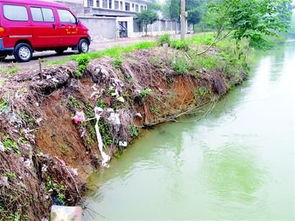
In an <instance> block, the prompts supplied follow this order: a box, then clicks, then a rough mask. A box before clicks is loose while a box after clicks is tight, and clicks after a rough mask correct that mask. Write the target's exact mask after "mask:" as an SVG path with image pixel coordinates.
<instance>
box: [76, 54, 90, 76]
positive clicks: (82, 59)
mask: <svg viewBox="0 0 295 221" xmlns="http://www.w3.org/2000/svg"><path fill="white" fill-rule="evenodd" d="M75 60H76V61H77V63H78V70H77V71H76V72H75V76H76V77H77V78H81V77H82V76H83V74H84V72H85V71H86V69H87V65H88V64H89V62H90V56H89V55H88V54H81V55H79V56H78V57H77V58H76V59H75Z"/></svg>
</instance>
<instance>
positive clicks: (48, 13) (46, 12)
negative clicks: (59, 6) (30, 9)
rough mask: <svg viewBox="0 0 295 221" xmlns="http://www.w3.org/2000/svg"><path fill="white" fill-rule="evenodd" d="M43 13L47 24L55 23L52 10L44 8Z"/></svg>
mask: <svg viewBox="0 0 295 221" xmlns="http://www.w3.org/2000/svg"><path fill="white" fill-rule="evenodd" d="M42 13H43V18H44V21H45V22H54V15H53V11H52V10H51V9H49V8H42Z"/></svg>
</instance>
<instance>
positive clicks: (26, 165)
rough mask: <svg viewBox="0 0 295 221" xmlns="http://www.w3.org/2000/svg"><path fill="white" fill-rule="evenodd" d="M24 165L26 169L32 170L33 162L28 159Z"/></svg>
mask: <svg viewBox="0 0 295 221" xmlns="http://www.w3.org/2000/svg"><path fill="white" fill-rule="evenodd" d="M24 165H25V167H27V168H31V161H30V160H29V159H27V160H26V161H25V162H24Z"/></svg>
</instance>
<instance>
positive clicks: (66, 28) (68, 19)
mask: <svg viewBox="0 0 295 221" xmlns="http://www.w3.org/2000/svg"><path fill="white" fill-rule="evenodd" d="M57 14H58V16H59V25H58V29H59V33H60V35H61V36H60V37H61V41H62V44H63V45H64V46H76V45H77V44H78V42H79V40H80V36H79V35H78V24H77V18H76V17H75V16H74V15H73V14H72V12H70V11H69V10H67V9H57Z"/></svg>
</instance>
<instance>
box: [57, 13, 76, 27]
mask: <svg viewBox="0 0 295 221" xmlns="http://www.w3.org/2000/svg"><path fill="white" fill-rule="evenodd" d="M57 12H58V15H59V19H60V21H61V22H65V23H73V24H75V23H76V18H75V16H74V15H73V14H72V13H71V12H70V11H68V10H64V9H58V10H57Z"/></svg>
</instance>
